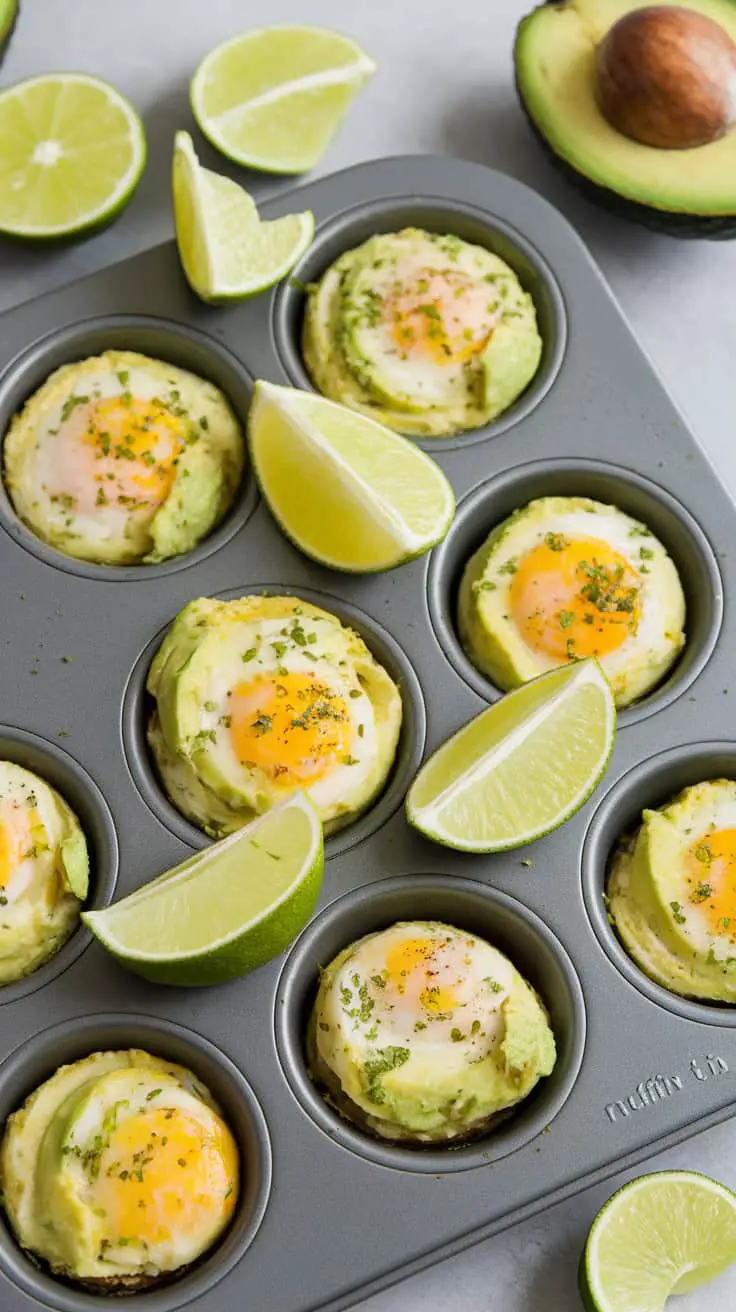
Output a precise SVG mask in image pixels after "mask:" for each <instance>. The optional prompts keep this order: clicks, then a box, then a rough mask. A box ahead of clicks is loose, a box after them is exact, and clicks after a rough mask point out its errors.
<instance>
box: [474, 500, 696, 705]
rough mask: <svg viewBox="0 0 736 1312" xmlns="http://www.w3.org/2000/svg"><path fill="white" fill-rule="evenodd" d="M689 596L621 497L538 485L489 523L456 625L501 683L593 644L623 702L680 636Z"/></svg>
mask: <svg viewBox="0 0 736 1312" xmlns="http://www.w3.org/2000/svg"><path fill="white" fill-rule="evenodd" d="M684 623H685V597H684V593H683V590H682V585H681V583H680V579H679V576H678V573H677V570H676V569H675V566H674V564H673V562H672V560H671V559H670V557H669V556H668V554H667V552H666V550H665V548H664V546H663V545H662V543H661V542H659V541H658V539H657V538H656V537H655V536H654V535H653V533H651V531H650V530H649V529H648V528H647V527H646V526H645V525H644V524H641V523H639V521H638V520H635V519H632V518H631V517H630V516H629V515H625V514H624V513H623V511H621V510H619V509H618V508H617V507H616V506H609V505H605V504H603V503H602V502H599V501H592V500H590V499H588V498H586V497H543V498H540V499H539V500H537V501H532V502H530V503H529V505H527V506H526V507H524V509H523V510H518V511H516V513H515V514H513V515H511V516H510V518H509V519H507V520H505V521H504V522H503V523H502V524H501V525H499V526H498V527H497V528H495V529H494V530H493V532H492V533H491V534H490V536H489V537H488V538H487V539H486V541H485V542H484V543H483V545H482V546H481V547H480V548H479V549H478V551H477V552H476V553H475V555H474V556H473V557H472V558H471V559H470V561H469V562H468V564H467V566H466V569H465V573H464V575H463V579H462V582H461V586H460V595H459V602H458V625H459V631H460V637H461V640H462V643H463V646H464V647H465V650H466V652H467V654H468V656H469V658H470V660H472V662H473V664H474V665H476V666H477V667H478V669H479V670H481V671H482V672H483V673H484V674H487V675H488V676H489V678H491V679H493V681H494V682H495V683H497V684H498V686H499V687H501V688H503V689H509V688H515V687H518V686H519V685H520V684H522V683H525V682H526V681H527V680H528V679H533V678H534V677H535V676H536V675H538V674H542V673H544V671H545V670H549V669H553V668H554V667H555V666H558V665H561V664H564V663H565V662H566V661H570V660H578V659H583V658H584V657H589V656H594V657H597V659H598V660H599V661H600V663H601V665H602V666H603V669H604V671H605V673H606V674H607V676H608V678H609V680H610V682H611V684H612V687H613V691H614V695H615V698H616V704H617V706H619V707H622V706H627V705H629V704H630V703H631V702H632V701H635V700H636V699H637V698H639V697H642V696H643V695H644V694H645V693H647V692H648V691H650V689H651V688H653V687H655V686H656V684H658V683H659V682H660V681H661V679H662V678H663V676H664V675H665V674H666V673H667V671H668V670H669V669H670V668H671V666H672V665H673V664H674V662H675V660H676V659H677V657H678V655H679V653H680V651H681V650H682V647H683V645H684V642H685V634H684Z"/></svg>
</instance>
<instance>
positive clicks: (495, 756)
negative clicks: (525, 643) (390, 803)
mask: <svg viewBox="0 0 736 1312" xmlns="http://www.w3.org/2000/svg"><path fill="white" fill-rule="evenodd" d="M561 674H562V675H563V677H564V676H567V677H566V681H565V682H564V683H563V685H562V687H561V688H560V689H559V690H558V691H556V692H553V691H552V687H551V689H550V692H551V695H550V698H549V699H548V700H547V701H545V702H542V703H541V704H540V705H538V706H537V707H536V709H535V710H534V711H533V712H532V714H531V715H525V714H523V707H524V699H523V695H524V693H525V690H531V688H532V686H533V685H536V688H537V689H539V688H540V687H541V686H542V685H543V684H544V683H545V682H547V683H550V684H551V685H554V683H555V680H557V681H559V679H560V676H561ZM586 683H588V684H589V683H594V684H596V685H597V686H598V688H599V689H600V691H601V709H602V712H603V716H604V722H603V725H602V727H601V732H600V739H601V752H600V754H599V757H598V760H597V761H596V762H595V765H594V767H593V768H591V769H590V772H589V773H588V774H587V775H586V777H585V778H584V780H583V782H582V783H581V785H580V787H579V788H578V789H577V790H576V791H575V792H574V793H573V795H572V796H571V797H569V799H568V800H567V802H566V804H565V805H564V806H561V807H560V808H559V810H558V811H556V812H555V814H554V815H550V816H548V817H547V818H546V819H545V821H544V822H543V823H540V824H536V825H530V826H529V827H528V828H526V829H524V830H521V829H520V830H519V831H518V832H516V833H515V834H514V835H513V836H512V837H503V838H502V837H499V836H496V837H491V836H490V835H489V834H486V835H483V836H480V837H476V838H468V837H466V836H464V835H463V834H462V833H459V832H453V831H451V830H449V829H448V828H447V826H446V825H444V824H443V823H442V820H441V815H442V812H443V811H447V810H448V809H449V806H450V804H451V803H452V802H453V801H454V800H455V799H456V798H460V797H462V796H464V795H466V794H469V793H470V791H471V789H472V787H473V785H474V784H475V785H481V784H482V780H483V779H484V778H486V777H488V776H489V775H490V774H491V773H492V771H493V770H494V769H497V768H498V766H499V764H500V763H502V761H503V759H504V758H505V757H507V756H509V755H510V754H511V752H512V750H513V747H514V745H515V741H516V743H517V744H518V743H520V742H523V741H525V740H527V739H529V738H530V737H533V735H534V734H535V733H537V732H538V731H539V730H540V729H541V728H542V727H543V726H544V724H545V723H546V722H547V720H548V719H549V718H550V715H551V713H552V712H553V711H554V710H555V709H556V708H557V707H558V706H560V705H561V704H562V702H563V700H564V699H566V698H569V696H570V695H571V690H574V688H575V687H576V686H582V685H583V684H586ZM515 700H518V702H519V707H520V712H521V713H520V717H519V720H518V722H517V723H516V724H514V725H513V726H512V727H511V728H510V730H509V731H508V732H507V734H506V735H505V736H504V737H503V739H502V740H501V741H498V742H494V743H493V744H492V746H491V747H490V749H489V751H488V752H487V753H486V754H485V755H482V756H480V757H479V758H478V760H477V761H476V762H475V763H474V764H473V765H472V766H471V768H470V769H469V770H467V771H462V772H461V773H460V774H459V775H457V777H455V778H452V779H451V780H450V782H449V783H448V784H447V785H446V786H445V787H444V788H443V789H441V790H440V792H439V793H438V794H437V795H436V796H434V797H433V798H432V800H431V801H430V802H428V803H425V804H422V803H420V802H418V801H417V794H418V793H419V792H420V791H421V789H422V787H423V786H425V785H426V781H427V779H428V777H429V774H430V772H431V771H433V770H436V768H437V763H438V761H439V760H440V759H441V758H442V756H443V754H446V753H448V754H449V752H450V751H451V750H452V749H453V748H455V747H456V746H457V744H458V743H459V742H460V741H461V740H462V738H463V736H464V735H465V734H466V733H467V732H468V730H470V729H471V728H472V726H474V725H477V724H478V723H479V722H480V721H482V720H484V719H487V721H488V722H489V723H491V724H492V722H493V718H494V712H498V710H499V708H500V707H501V706H503V708H504V713H507V712H508V710H509V709H510V708H511V707H512V706H513V703H514V701H515ZM489 737H490V735H489ZM615 738H616V707H615V703H614V699H613V692H612V690H611V687H610V684H609V682H608V680H607V678H606V676H605V674H604V673H603V670H602V669H601V667H600V665H599V663H598V662H597V661H596V660H595V659H592V658H591V659H588V660H584V661H577V662H574V663H573V664H571V665H569V666H564V667H561V668H560V669H555V670H552V671H550V672H548V673H546V674H543V675H540V676H539V677H538V678H537V679H534V680H530V681H529V682H528V683H526V684H524V685H523V686H522V687H521V688H518V689H516V690H515V691H514V692H512V693H508V694H507V695H506V697H504V698H502V699H501V701H499V702H496V703H495V704H494V706H492V707H490V708H489V709H488V710H486V711H483V712H481V714H480V715H479V716H476V717H475V718H474V719H473V720H470V721H468V723H467V724H465V725H463V726H462V727H461V728H460V729H459V730H457V732H456V733H455V734H452V735H451V736H450V738H448V739H446V740H445V742H444V743H442V744H441V746H440V747H438V748H437V750H436V751H435V752H434V753H433V755H432V756H431V757H430V758H429V759H428V760H427V761H426V762H425V764H424V765H423V766H422V768H421V770H420V771H419V773H418V775H417V776H416V778H415V780H414V782H413V784H412V785H411V788H410V789H409V792H408V794H407V798H406V816H407V820H408V822H409V824H410V825H412V827H413V828H415V829H417V830H419V832H420V833H422V834H424V836H425V837H426V838H429V839H431V840H432V841H433V842H435V843H438V844H439V845H440V846H442V847H448V848H452V849H453V850H454V851H459V852H475V853H489V852H504V851H511V850H513V849H515V848H517V847H523V846H524V845H525V844H527V843H533V842H536V841H537V840H538V839H540V838H544V837H545V836H546V835H547V834H549V833H552V832H554V830H555V829H558V828H559V827H560V826H561V825H563V824H565V823H566V822H567V821H568V820H570V819H571V818H572V816H574V815H575V814H576V813H577V812H578V811H579V810H580V809H581V808H582V807H583V806H584V805H585V803H586V802H587V801H588V799H589V798H590V796H591V795H592V793H593V792H594V791H595V789H596V788H597V786H598V784H599V783H600V781H601V779H602V778H603V775H604V774H605V772H606V770H607V768H608V765H609V762H610V759H611V755H612V752H613V748H614V744H615Z"/></svg>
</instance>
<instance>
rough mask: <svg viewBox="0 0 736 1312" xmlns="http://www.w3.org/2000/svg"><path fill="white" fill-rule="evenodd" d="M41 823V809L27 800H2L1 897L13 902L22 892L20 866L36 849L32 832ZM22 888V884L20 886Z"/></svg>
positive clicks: (0, 821)
mask: <svg viewBox="0 0 736 1312" xmlns="http://www.w3.org/2000/svg"><path fill="white" fill-rule="evenodd" d="M38 823H39V815H38V811H37V810H36V808H35V807H33V806H30V805H28V804H27V803H25V802H19V801H10V800H5V801H3V802H0V896H3V897H5V899H6V901H10V900H11V899H13V898H14V897H17V896H18V895H19V894H20V893H22V892H23V888H24V887H25V884H26V883H27V882H28V881H27V879H26V880H20V879H18V878H17V876H18V868H19V866H20V865H21V864H22V862H23V861H24V860H25V858H26V857H28V856H29V855H31V853H32V852H33V841H32V831H33V827H34V826H35V825H37V824H38ZM21 884H22V885H23V887H20V885H21Z"/></svg>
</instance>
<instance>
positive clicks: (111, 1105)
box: [0, 1049, 239, 1293]
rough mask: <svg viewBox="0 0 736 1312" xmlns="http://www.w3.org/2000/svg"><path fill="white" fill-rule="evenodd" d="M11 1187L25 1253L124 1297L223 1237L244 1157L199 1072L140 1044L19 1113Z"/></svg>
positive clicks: (94, 1063)
mask: <svg viewBox="0 0 736 1312" xmlns="http://www.w3.org/2000/svg"><path fill="white" fill-rule="evenodd" d="M0 1187H1V1188H2V1197H3V1206H4V1208H5V1212H6V1214H7V1217H8V1220H9V1222H10V1226H11V1229H12V1231H13V1234H14V1236H15V1238H16V1239H17V1241H18V1243H19V1244H20V1245H21V1247H22V1248H25V1249H28V1251H29V1252H30V1253H31V1254H33V1256H34V1257H36V1258H40V1259H41V1260H42V1261H43V1262H45V1263H47V1265H48V1266H49V1267H50V1268H51V1270H52V1271H53V1272H54V1273H55V1274H57V1275H60V1276H64V1277H66V1278H67V1279H69V1280H74V1281H77V1282H79V1283H80V1284H89V1285H98V1286H100V1288H101V1290H103V1291H109V1292H111V1293H123V1292H126V1291H133V1290H135V1289H139V1288H143V1287H145V1286H146V1285H150V1284H153V1283H155V1282H156V1281H157V1280H160V1279H161V1278H162V1277H164V1276H168V1275H171V1274H172V1273H173V1272H178V1271H180V1270H182V1269H183V1268H185V1267H187V1266H189V1265H190V1264H191V1263H192V1262H196V1261H197V1259H198V1258H200V1257H202V1255H203V1254H204V1253H206V1252H207V1250H208V1249H209V1248H211V1247H212V1245H213V1244H214V1243H215V1242H216V1241H217V1239H219V1237H220V1236H221V1234H222V1233H223V1232H224V1230H225V1229H226V1227H227V1225H228V1224H229V1222H230V1219H231V1217H232V1214H233V1209H234V1207H235V1204H236V1202H237V1197H238V1187H239V1162H238V1150H237V1147H236V1144H235V1140H234V1139H233V1136H232V1133H231V1131H230V1130H229V1128H228V1126H227V1125H226V1124H225V1122H224V1120H223V1118H222V1116H221V1114H220V1112H219V1109H218V1108H217V1106H216V1104H215V1102H214V1101H213V1099H212V1097H211V1095H210V1093H209V1091H208V1090H207V1089H206V1088H205V1086H204V1085H203V1084H201V1083H200V1081H199V1080H198V1079H197V1078H196V1077H195V1076H194V1075H193V1074H192V1073H191V1071H188V1070H186V1069H185V1068H184V1067H182V1066H177V1065H175V1064H174V1063H172V1062H167V1061H163V1060H161V1059H160V1058H158V1057H154V1056H151V1055H150V1054H149V1053H147V1052H142V1051H138V1050H135V1049H131V1050H129V1051H124V1052H96V1053H93V1054H92V1055H91V1056H89V1057H85V1058H84V1059H83V1060H81V1061H76V1062H74V1063H73V1064H72V1065H69V1066H62V1067H61V1068H60V1069H59V1070H57V1071H56V1073H55V1074H54V1075H52V1076H51V1078H50V1079H48V1080H46V1081H45V1082H44V1083H43V1084H42V1085H40V1086H39V1088H37V1089H36V1090H35V1092H34V1093H32V1094H31V1095H30V1097H29V1098H28V1099H27V1100H26V1102H25V1103H24V1104H23V1106H22V1107H21V1108H20V1109H19V1110H18V1111H16V1112H14V1113H13V1114H12V1115H11V1116H10V1117H9V1118H8V1121H7V1123H6V1126H5V1131H4V1134H3V1139H2V1143H1V1144H0Z"/></svg>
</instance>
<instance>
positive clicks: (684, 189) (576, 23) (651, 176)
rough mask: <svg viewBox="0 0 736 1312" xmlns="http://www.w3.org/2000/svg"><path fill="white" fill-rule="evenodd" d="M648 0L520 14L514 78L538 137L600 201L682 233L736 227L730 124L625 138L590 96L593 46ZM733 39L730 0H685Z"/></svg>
mask: <svg viewBox="0 0 736 1312" xmlns="http://www.w3.org/2000/svg"><path fill="white" fill-rule="evenodd" d="M647 7H648V6H647V3H646V0H562V3H560V2H558V0H554V2H553V3H546V4H543V5H541V6H540V7H539V8H537V9H535V10H533V12H532V13H530V14H528V15H527V17H526V18H524V19H523V20H522V22H521V24H520V25H519V28H518V31H517V34H516V42H515V48H514V64H515V70H516V86H517V90H518V93H519V97H520V99H521V103H522V106H523V108H524V110H525V112H526V114H527V117H528V119H529V122H530V124H531V126H532V128H533V129H534V131H535V133H536V135H537V137H538V138H539V140H540V142H541V143H542V145H543V146H544V147H545V149H546V151H547V153H548V154H549V156H550V157H551V158H552V160H553V161H554V162H555V163H556V164H557V165H558V167H559V168H560V169H561V170H562V172H563V173H564V174H565V176H566V177H567V178H568V180H569V181H570V182H572V183H573V185H575V186H576V187H577V189H578V190H579V191H581V192H582V193H583V194H584V195H585V196H586V197H587V198H588V199H589V200H592V201H594V202H596V203H598V204H600V205H601V206H602V207H603V208H605V209H607V210H609V211H611V212H613V213H617V214H620V215H622V216H623V217H625V218H629V219H633V220H634V221H636V222H639V223H643V224H644V225H645V226H647V227H649V228H653V229H655V230H656V231H660V232H667V233H670V234H671V235H673V236H680V237H709V238H728V237H736V134H735V133H733V132H732V133H730V134H729V135H726V136H723V137H721V138H720V140H717V141H713V142H710V143H709V144H708V145H704V146H695V147H692V148H690V149H686V150H664V149H658V148H655V147H653V146H645V145H642V144H640V143H639V142H637V141H633V140H631V139H629V138H628V137H626V136H624V135H623V134H622V133H620V132H618V131H617V130H616V129H615V128H613V127H612V126H611V125H610V124H609V123H608V122H607V120H606V119H605V118H604V116H603V114H602V112H601V110H600V109H599V107H598V103H597V100H596V96H595V80H594V72H595V55H596V49H597V47H598V46H599V44H600V43H601V41H602V40H603V39H604V38H605V36H606V34H607V33H608V31H609V30H610V28H611V27H612V26H613V25H614V23H617V22H618V21H619V19H621V18H623V17H624V16H625V15H626V14H629V13H632V12H633V11H635V10H640V9H645V8H647ZM687 7H688V8H689V9H690V10H692V11H693V12H695V13H697V14H701V15H703V16H705V17H706V18H710V19H712V20H713V21H714V22H715V23H718V24H719V25H720V26H721V27H722V28H723V29H725V31H726V32H727V33H728V34H729V35H730V36H731V38H732V39H733V40H735V41H736V0H689V3H688V6H687Z"/></svg>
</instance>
